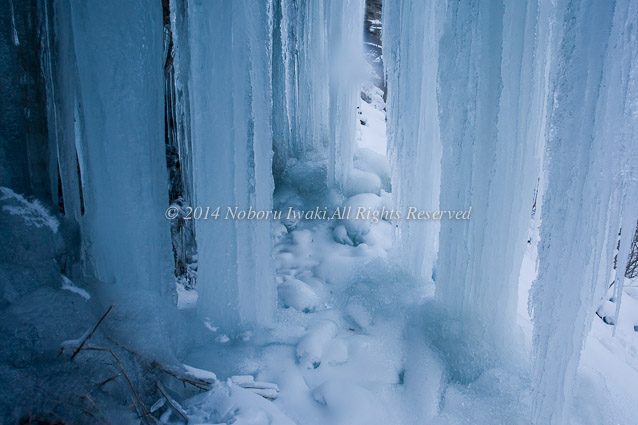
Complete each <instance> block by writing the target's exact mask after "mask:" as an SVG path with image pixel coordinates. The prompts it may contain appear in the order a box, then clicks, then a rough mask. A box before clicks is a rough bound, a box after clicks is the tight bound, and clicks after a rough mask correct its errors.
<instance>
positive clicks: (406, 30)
mask: <svg viewBox="0 0 638 425" xmlns="http://www.w3.org/2000/svg"><path fill="white" fill-rule="evenodd" d="M443 12H444V9H443V7H442V5H441V3H437V2H423V1H412V0H403V1H399V2H386V3H384V4H383V54H384V64H385V67H386V69H385V74H386V77H387V87H388V99H387V134H388V142H389V143H388V156H389V158H390V164H391V171H392V196H393V198H394V203H395V208H396V209H397V210H399V211H402V212H404V213H405V212H406V211H407V208H408V207H417V208H419V209H421V210H435V209H437V208H438V205H439V185H440V173H441V165H440V163H441V140H440V129H439V109H438V108H439V107H438V103H437V93H436V90H437V75H438V73H437V71H438V67H437V63H438V62H437V61H438V54H439V40H440V38H441V31H442V19H441V18H442V15H443ZM438 234H439V224H438V222H429V223H419V222H414V221H402V222H401V223H400V225H399V226H398V227H395V234H394V238H395V245H396V246H397V247H398V248H399V249H400V257H401V258H402V259H403V261H404V265H405V266H406V267H407V268H408V269H409V270H410V271H411V272H412V273H413V274H414V275H416V276H427V277H428V278H429V277H430V276H431V275H432V267H433V263H434V260H435V259H436V251H437V245H438Z"/></svg>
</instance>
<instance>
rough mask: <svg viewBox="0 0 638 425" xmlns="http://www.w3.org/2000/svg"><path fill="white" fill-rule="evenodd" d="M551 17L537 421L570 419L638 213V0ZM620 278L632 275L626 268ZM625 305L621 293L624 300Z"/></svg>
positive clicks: (586, 5)
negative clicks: (588, 350)
mask: <svg viewBox="0 0 638 425" xmlns="http://www.w3.org/2000/svg"><path fill="white" fill-rule="evenodd" d="M543 6H546V5H544V4H541V8H540V10H541V11H543V12H545V13H547V14H548V16H549V17H550V19H551V22H552V23H553V25H552V36H551V38H550V55H551V56H550V60H551V63H552V66H551V71H550V74H549V87H550V90H549V93H548V113H547V124H546V127H545V128H544V132H545V140H546V144H547V148H546V151H545V155H546V171H545V172H546V179H547V184H546V188H545V195H544V198H543V205H542V216H541V217H542V225H541V228H540V237H541V242H540V245H539V253H538V256H539V259H538V261H539V272H538V278H537V280H536V282H535V283H534V287H533V295H532V303H531V305H532V308H533V321H534V366H533V370H534V388H535V398H534V404H533V418H534V420H535V422H536V423H552V424H560V423H564V422H565V420H566V416H565V414H566V412H565V406H566V400H567V401H569V398H570V397H571V394H572V393H573V391H574V389H573V387H574V382H575V381H574V377H575V373H576V368H577V366H578V361H579V358H580V353H581V350H582V347H583V345H584V341H585V337H586V335H587V333H588V331H589V328H590V326H591V321H592V318H593V315H592V314H591V312H592V311H594V310H595V308H596V305H597V303H598V300H599V299H600V297H601V296H602V294H603V291H604V290H605V288H606V286H607V285H608V284H609V282H610V280H611V277H610V272H611V269H612V263H613V255H614V249H615V247H616V235H617V234H618V230H619V229H620V228H621V223H622V237H621V242H620V247H621V249H620V252H619V254H618V264H617V268H618V270H622V271H624V270H625V264H626V259H627V257H628V252H629V251H628V246H629V243H631V239H632V236H633V235H632V233H633V228H634V225H635V224H634V223H635V222H636V218H637V214H638V206H637V205H636V193H638V181H637V179H638V174H637V173H636V171H637V170H636V167H638V149H637V148H638V146H637V143H636V140H637V139H636V129H637V124H638V121H637V120H636V99H638V97H637V96H638V93H637V91H636V73H637V72H638V57H637V56H636V52H637V51H638V37H637V36H636V18H637V17H638V8H637V6H638V5H636V3H635V2H631V1H618V2H616V3H615V4H613V3H598V2H589V1H581V2H576V3H569V4H568V3H563V2H559V3H558V4H557V5H556V7H555V8H552V9H551V10H549V11H547V9H546V8H545V7H543ZM618 275H619V276H618V277H619V280H623V278H624V276H623V275H624V273H622V272H618ZM617 301H618V302H619V301H620V300H617Z"/></svg>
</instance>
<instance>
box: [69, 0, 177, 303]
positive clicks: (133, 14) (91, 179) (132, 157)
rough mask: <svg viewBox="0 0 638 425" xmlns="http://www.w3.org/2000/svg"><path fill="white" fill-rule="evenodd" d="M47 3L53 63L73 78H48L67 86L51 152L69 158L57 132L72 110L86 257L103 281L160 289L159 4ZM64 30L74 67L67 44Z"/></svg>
mask: <svg viewBox="0 0 638 425" xmlns="http://www.w3.org/2000/svg"><path fill="white" fill-rule="evenodd" d="M57 6H59V7H58V11H59V12H60V13H59V14H56V16H57V17H58V18H57V19H58V21H57V25H58V28H59V31H60V33H61V34H63V35H61V37H60V42H61V43H63V44H61V45H60V47H61V48H63V49H65V51H64V52H63V53H64V55H65V57H63V58H61V62H60V66H62V67H64V69H61V71H60V72H68V74H66V75H63V76H62V78H66V79H72V78H73V76H75V75H77V77H78V82H79V84H78V86H73V85H72V84H71V85H60V87H58V89H59V90H70V92H67V93H59V96H60V98H64V97H65V96H68V97H66V98H64V99H63V102H62V103H60V109H59V110H58V112H60V114H63V115H66V116H61V117H59V123H60V125H61V127H60V129H61V130H62V132H63V133H65V134H62V135H61V138H59V141H60V143H62V145H61V146H60V148H59V152H60V160H62V161H73V160H74V158H73V154H68V152H74V151H75V146H74V147H71V146H70V145H72V144H73V140H74V137H73V136H71V135H69V134H66V133H67V132H69V131H71V130H70V129H71V128H72V125H71V122H72V121H71V120H73V119H74V118H79V119H80V120H81V124H82V127H81V128H82V129H83V133H82V134H81V135H77V134H76V136H79V137H80V140H81V141H80V143H78V145H77V148H78V149H77V154H78V157H79V161H80V167H81V169H82V175H83V178H84V180H83V187H84V189H85V190H84V204H85V209H86V214H85V216H84V217H83V218H84V224H83V237H84V246H85V247H86V252H85V262H86V265H87V267H88V269H89V271H93V272H94V273H95V275H96V277H98V278H99V279H101V280H103V281H105V282H108V283H117V284H118V285H122V286H127V287H133V288H146V289H154V290H158V291H159V290H161V291H163V292H170V291H172V290H174V286H173V280H172V278H171V274H170V270H171V264H172V261H171V254H170V240H169V223H168V221H167V220H166V219H165V218H164V211H165V209H166V207H167V205H168V197H167V190H166V188H167V186H166V183H167V177H166V161H165V147H164V137H163V122H164V113H163V104H164V96H163V76H162V65H163V60H162V51H163V46H162V9H161V4H160V3H159V2H155V1H151V0H146V1H139V2H130V1H126V0H118V1H113V2H106V3H105V2H79V1H77V2H76V1H70V2H68V4H66V5H61V4H59V5H57ZM65 8H66V9H65ZM64 10H67V11H68V12H66V11H64ZM69 19H70V21H69ZM70 34H72V37H73V44H74V46H73V47H74V53H75V59H76V60H77V64H76V66H77V71H76V70H75V69H74V66H73V64H72V59H73V56H72V52H71V51H70V50H67V48H68V47H69V42H68V38H67V37H69V36H70ZM66 55H70V56H66ZM76 72H77V73H76ZM74 103H75V105H76V106H73V104H74ZM76 111H79V114H77V117H75V115H76ZM69 114H73V116H71V117H70V116H68V115H69ZM65 149H68V150H67V151H65ZM63 151H65V152H67V153H65V154H62V152H63ZM66 167H69V168H70V169H73V167H76V163H75V162H74V161H73V163H71V164H66ZM133 183H134V184H133Z"/></svg>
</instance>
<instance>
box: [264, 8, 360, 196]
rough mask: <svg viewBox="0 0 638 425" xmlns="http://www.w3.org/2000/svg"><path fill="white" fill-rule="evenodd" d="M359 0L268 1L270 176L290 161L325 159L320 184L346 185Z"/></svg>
mask: <svg viewBox="0 0 638 425" xmlns="http://www.w3.org/2000/svg"><path fill="white" fill-rule="evenodd" d="M363 4H364V2H363V1H362V0H317V1H300V2H297V1H291V0H275V1H274V5H273V6H274V23H273V25H274V27H273V28H274V32H273V41H274V44H273V104H274V114H273V130H274V148H275V155H276V156H275V164H274V165H275V167H274V171H275V174H276V177H278V176H279V175H281V174H282V173H283V171H284V169H285V167H286V164H287V162H288V159H289V158H295V159H299V160H303V161H327V165H326V174H325V175H326V177H325V178H326V183H327V184H329V185H331V186H336V187H339V188H345V187H346V186H347V181H348V176H349V170H350V168H352V155H353V146H354V143H355V129H356V105H357V102H358V96H359V89H360V87H359V77H360V74H359V72H360V71H359V67H360V65H361V60H362V59H361V52H362V43H363Z"/></svg>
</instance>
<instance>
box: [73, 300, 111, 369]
mask: <svg viewBox="0 0 638 425" xmlns="http://www.w3.org/2000/svg"><path fill="white" fill-rule="evenodd" d="M111 310H113V304H111V306H110V307H109V308H108V310H106V313H104V314H103V315H102V317H100V320H98V322H97V323H96V324H95V326H94V327H93V330H92V331H91V332H90V333H89V334H88V335H87V336H85V337H84V338H83V339H82V342H81V343H80V345H79V346H78V348H76V349H75V352H74V353H73V355H72V356H71V360H73V359H74V358H75V356H77V355H78V353H79V352H80V351H82V347H84V344H86V342H87V341H88V340H89V339H90V338H91V337H92V336H93V334H94V333H95V331H97V328H98V327H99V326H100V324H101V323H102V321H103V320H104V319H106V316H107V315H108V314H109V313H110V312H111Z"/></svg>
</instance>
